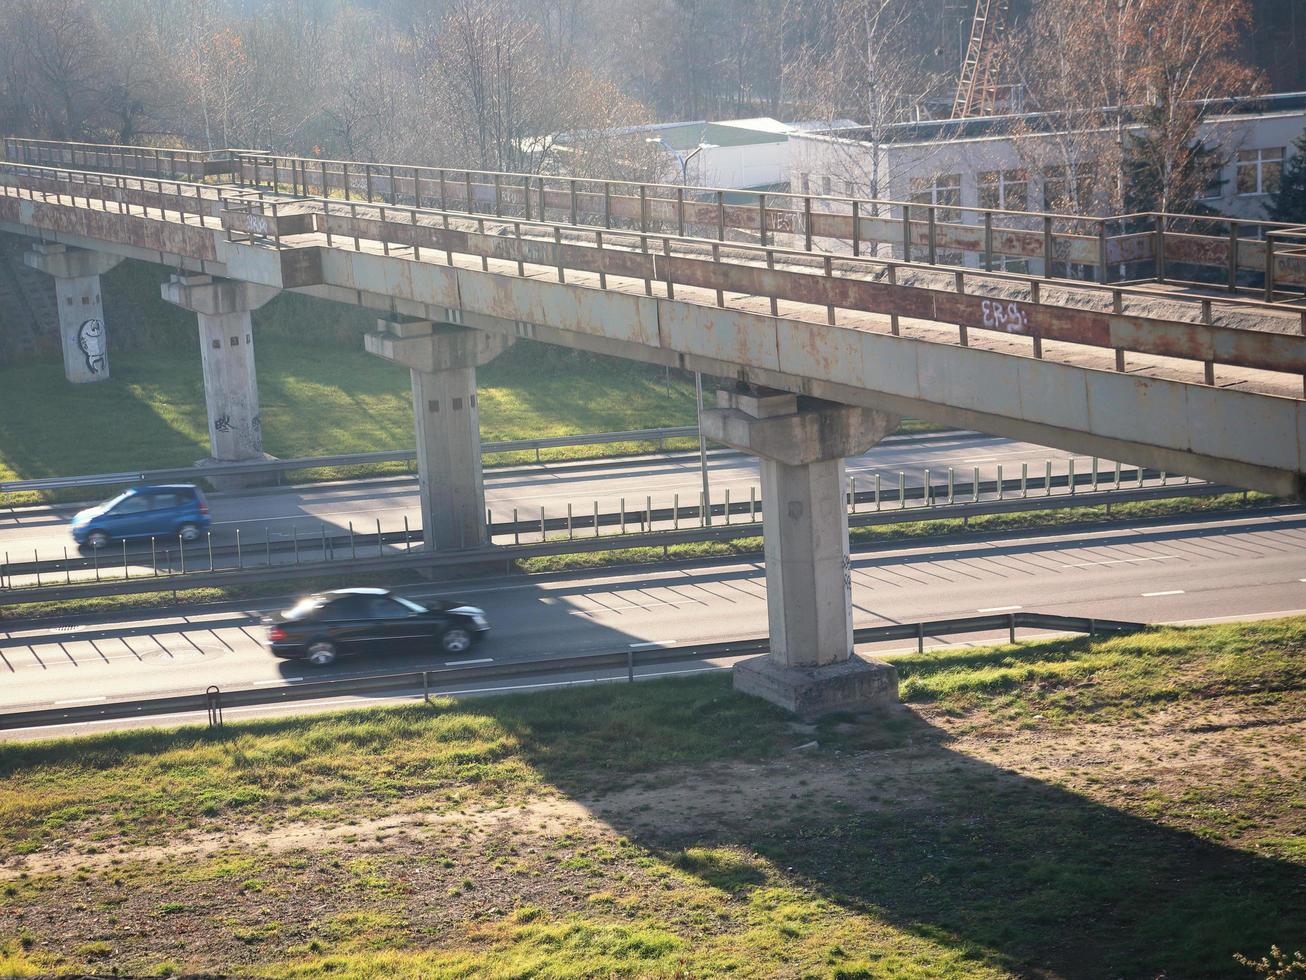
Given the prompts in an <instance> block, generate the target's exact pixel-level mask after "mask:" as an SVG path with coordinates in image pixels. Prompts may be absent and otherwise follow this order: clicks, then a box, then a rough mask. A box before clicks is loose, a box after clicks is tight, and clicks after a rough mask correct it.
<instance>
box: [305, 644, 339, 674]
mask: <svg viewBox="0 0 1306 980" xmlns="http://www.w3.org/2000/svg"><path fill="white" fill-rule="evenodd" d="M335 659H336V648H335V647H334V646H332V645H331V644H330V643H328V642H327V641H326V640H318V641H317V642H315V643H313V644H310V646H309V648H308V662H309V663H311V664H312V665H313V666H314V667H325V666H326V665H327V664H330V663H333V662H334V661H335Z"/></svg>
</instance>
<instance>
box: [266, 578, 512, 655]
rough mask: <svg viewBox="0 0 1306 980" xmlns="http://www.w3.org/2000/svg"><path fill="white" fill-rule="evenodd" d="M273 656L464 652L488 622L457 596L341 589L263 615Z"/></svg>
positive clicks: (486, 627)
mask: <svg viewBox="0 0 1306 980" xmlns="http://www.w3.org/2000/svg"><path fill="white" fill-rule="evenodd" d="M264 623H265V624H266V625H267V645H268V649H269V650H270V651H272V655H273V656H274V657H283V658H285V659H287V660H307V661H308V662H309V663H311V664H313V665H314V666H316V667H325V666H326V665H327V664H329V663H331V662H332V661H333V660H335V659H336V657H343V656H349V655H350V654H356V653H430V652H432V651H435V650H440V651H443V652H444V653H453V654H458V653H464V652H466V651H467V650H469V649H470V648H471V646H472V644H473V643H476V642H477V641H479V640H480V639H481V638H482V637H483V636H485V634H486V632H487V631H488V630H489V628H490V624H489V623H487V622H486V621H485V611H484V610H482V609H477V608H476V607H475V606H467V605H463V604H462V603H459V602H450V601H447V600H439V599H437V600H434V601H432V602H430V603H428V604H427V605H424V606H423V605H418V604H417V603H416V602H413V601H412V600H411V599H405V598H404V597H403V596H401V595H395V594H394V593H393V592H389V591H387V590H386V589H338V590H336V591H335V592H323V593H321V594H319V595H312V596H309V597H307V598H305V599H301V600H300V601H299V602H298V603H297V604H296V605H295V607H294V608H293V609H287V610H286V611H285V612H283V613H280V614H279V615H276V616H269V617H267V618H266V619H265V620H264Z"/></svg>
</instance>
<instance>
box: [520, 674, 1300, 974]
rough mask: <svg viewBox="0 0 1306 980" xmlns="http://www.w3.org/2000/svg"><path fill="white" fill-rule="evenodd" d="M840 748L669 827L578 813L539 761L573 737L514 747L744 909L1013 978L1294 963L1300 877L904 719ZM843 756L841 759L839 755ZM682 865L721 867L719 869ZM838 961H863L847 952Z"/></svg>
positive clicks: (722, 789) (712, 795) (716, 777)
mask: <svg viewBox="0 0 1306 980" xmlns="http://www.w3.org/2000/svg"><path fill="white" fill-rule="evenodd" d="M662 683H668V682H662ZM670 683H675V682H670ZM618 696H620V695H618ZM631 696H635V695H631ZM731 696H732V697H738V696H739V695H731ZM514 720H516V721H520V716H512V718H507V717H506V718H505V719H504V721H505V724H512V723H513V721H514ZM835 721H836V722H837V721H838V719H836V720H835ZM844 722H845V724H846V722H847V719H844ZM564 727H565V726H564ZM836 731H837V729H835V728H833V727H832V726H831V725H823V727H822V729H821V731H820V732H819V733H817V734H802V735H798V736H796V737H795V739H794V740H792V741H803V740H807V739H811V738H819V739H820V740H821V742H822V744H823V746H824V745H825V744H826V742H827V740H830V741H832V743H833V745H832V746H830V747H827V748H825V749H823V751H822V752H821V753H820V754H818V755H816V756H810V755H806V754H803V755H799V756H793V757H791V758H789V759H788V765H786V764H785V760H783V759H782V760H781V761H780V762H779V763H777V764H776V766H775V767H766V768H769V769H774V768H779V769H781V770H787V771H788V772H789V777H787V782H786V780H785V779H781V780H780V781H779V782H778V783H777V785H776V786H774V787H771V790H772V792H771V793H770V795H769V796H767V797H766V798H764V799H756V798H754V799H753V800H752V803H751V805H747V804H746V805H743V806H740V805H739V803H738V801H739V800H741V799H742V800H745V801H747V800H749V799H750V793H751V794H753V795H754V796H755V787H754V788H753V789H751V790H750V786H749V784H750V781H752V780H755V779H758V778H760V777H759V774H760V773H763V772H764V771H765V770H764V769H762V768H760V767H758V766H756V765H750V766H748V767H746V768H745V767H728V766H720V767H713V768H711V769H710V770H709V772H710V777H705V780H704V782H705V784H710V788H709V786H707V785H705V788H704V791H703V792H701V793H698V794H694V793H686V792H676V793H675V794H674V798H675V807H676V809H675V812H674V813H671V812H670V811H668V812H666V813H654V814H650V813H649V812H647V811H648V810H649V807H648V806H647V805H644V806H642V807H634V806H631V805H630V803H629V799H627V798H625V797H624V796H623V792H624V791H623V790H622V789H621V788H618V789H616V790H614V791H613V792H611V793H609V794H606V795H605V796H601V797H599V798H597V799H594V798H584V796H585V789H584V786H585V782H586V780H584V779H577V778H576V777H575V776H574V775H573V772H574V770H568V769H567V768H565V767H559V766H556V765H554V763H553V758H554V756H553V754H552V753H551V752H550V751H549V750H548V749H549V745H550V743H551V742H556V741H558V740H561V739H567V738H568V737H569V736H570V735H571V733H569V732H567V731H563V730H556V729H553V730H550V731H548V732H547V733H544V732H538V733H535V732H523V733H522V735H523V738H522V739H521V741H522V744H523V745H526V746H537V747H538V749H539V750H538V751H537V752H536V753H535V755H534V757H533V758H532V760H531V761H532V762H533V764H535V765H536V766H537V767H538V768H539V769H540V770H541V772H542V773H543V774H544V775H545V777H546V778H548V779H550V780H551V781H552V782H554V784H555V785H557V786H558V787H559V788H560V789H562V790H563V791H564V792H567V793H570V794H576V795H578V796H580V797H582V799H583V802H584V803H585V805H586V806H587V807H588V808H589V809H590V810H591V812H593V813H594V815H595V816H596V817H598V818H599V819H601V820H604V821H605V822H606V823H608V824H609V825H611V826H612V827H613V828H614V829H615V830H616V831H617V832H618V833H620V834H622V835H624V836H626V837H627V838H629V839H630V840H632V841H634V842H636V843H637V844H639V845H640V846H642V847H645V848H648V849H649V850H651V851H653V852H654V853H656V854H657V855H658V856H660V857H661V858H663V859H664V860H666V861H668V862H670V863H671V864H673V865H675V866H677V867H679V868H680V869H681V870H684V871H687V872H689V873H691V874H693V875H696V876H697V877H698V878H700V879H701V880H702V881H703V882H704V883H706V884H708V885H711V886H713V887H715V888H718V889H720V890H721V891H722V892H723V893H725V894H724V896H723V901H728V900H745V901H746V900H747V899H748V898H749V896H750V894H751V893H752V892H753V891H755V890H757V889H764V888H770V887H774V886H776V885H777V884H779V882H777V881H776V876H777V875H778V876H782V877H784V878H787V879H788V880H789V881H790V882H792V883H794V884H797V885H800V886H804V887H807V888H810V889H811V890H813V891H814V892H816V893H817V894H819V895H820V896H821V897H823V898H825V899H826V900H828V901H830V902H832V903H834V904H836V905H838V906H839V907H840V908H841V909H843V910H845V911H847V912H850V913H860V914H864V915H866V916H868V917H870V918H871V919H873V920H881V921H883V922H886V923H888V924H890V925H892V926H894V927H897V928H899V929H902V930H904V931H906V932H908V933H910V934H914V935H916V936H919V937H921V938H923V939H927V940H929V941H931V942H934V943H938V944H941V945H942V946H944V947H947V948H951V949H953V950H955V951H957V952H959V953H960V954H961V956H962V957H963V960H971V961H973V962H975V963H976V965H977V966H978V965H980V964H987V965H989V966H991V967H997V968H1000V969H1003V970H1007V971H1010V972H1012V973H1014V974H1016V975H1018V976H1026V977H1047V976H1057V977H1068V978H1081V977H1082V978H1085V980H1089V978H1093V980H1097V978H1103V977H1138V978H1157V977H1167V978H1179V977H1193V978H1197V977H1211V978H1215V977H1220V978H1224V977H1237V976H1242V975H1246V976H1251V973H1250V971H1247V970H1245V969H1244V968H1243V967H1241V966H1239V965H1238V964H1237V963H1236V961H1235V960H1234V959H1233V956H1234V954H1235V953H1243V954H1245V955H1251V956H1253V957H1259V956H1261V955H1263V954H1264V953H1266V952H1268V950H1269V948H1270V946H1271V944H1275V943H1277V944H1278V945H1279V946H1280V947H1282V948H1284V949H1287V950H1292V949H1298V948H1302V947H1303V946H1304V945H1306V869H1304V868H1302V867H1301V866H1300V865H1297V864H1292V863H1289V862H1286V861H1281V860H1274V859H1270V858H1267V857H1262V856H1258V855H1256V854H1253V853H1249V852H1247V851H1243V850H1238V849H1235V848H1233V847H1229V846H1225V845H1222V844H1219V843H1215V842H1212V841H1209V840H1204V839H1202V838H1200V837H1198V836H1196V835H1194V834H1192V833H1188V832H1186V831H1183V830H1178V829H1172V828H1169V827H1166V826H1163V825H1161V824H1158V823H1155V822H1152V821H1149V820H1146V819H1142V818H1140V817H1138V816H1134V815H1132V814H1130V813H1127V812H1124V811H1122V810H1119V809H1115V808H1112V807H1110V806H1105V805H1103V804H1101V803H1098V802H1095V801H1093V800H1091V799H1089V798H1087V797H1085V796H1082V795H1080V794H1078V793H1076V792H1073V791H1070V790H1067V789H1064V788H1062V787H1059V786H1056V785H1053V784H1051V783H1048V782H1042V781H1040V780H1038V779H1033V778H1029V777H1027V776H1024V775H1021V774H1019V773H1016V772H1013V771H1011V770H1008V769H1004V768H1001V767H999V766H995V765H991V764H989V763H986V762H983V761H980V760H977V759H975V758H973V757H971V756H969V755H966V754H963V753H960V752H958V751H955V750H954V749H953V748H951V747H950V745H949V736H948V735H947V734H945V733H944V732H943V731H942V730H940V729H938V728H936V727H934V726H932V725H930V724H929V723H927V722H926V721H924V720H922V719H921V718H920V717H919V716H918V715H917V714H915V713H914V712H911V711H909V710H906V709H903V710H902V711H901V713H898V714H894V715H891V716H890V717H889V718H888V719H887V720H885V721H883V722H881V723H877V724H873V725H871V726H870V727H869V728H864V729H863V730H862V732H861V734H860V735H859V736H856V737H855V738H854V740H853V741H857V740H858V739H860V747H858V746H856V745H853V744H851V743H850V742H849V740H848V739H847V738H844V739H843V740H842V743H841V739H840V736H839V735H837V734H835V732H836ZM840 744H842V752H843V755H842V756H841V757H840V756H834V755H833V754H832V753H831V751H830V749H831V748H833V746H839V745H840ZM868 746H869V747H868ZM849 750H851V751H852V754H849ZM838 758H842V759H844V760H846V762H845V765H846V766H847V767H848V769H847V773H846V775H847V776H848V778H849V780H850V781H851V782H853V783H855V784H857V785H858V791H857V792H856V793H848V792H844V791H842V790H838V791H837V790H834V789H831V788H829V787H828V786H827V787H824V788H822V784H821V779H820V771H821V770H822V769H824V768H827V767H828V766H829V765H830V764H831V763H832V762H833V761H834V760H835V759H838ZM723 761H724V760H723ZM809 776H810V779H809V778H808V777H809ZM669 789H673V790H676V789H680V787H678V786H672V787H669ZM845 789H846V787H845ZM836 796H837V797H838V798H836ZM731 800H734V801H736V803H735V804H734V805H733V806H732V805H730V804H729V803H728V802H724V801H731ZM654 809H656V807H655V808H654ZM691 848H708V849H711V848H731V849H734V854H733V855H730V854H727V855H726V857H725V859H724V860H718V859H717V858H716V857H715V856H714V855H713V854H712V853H710V852H709V853H707V854H704V853H702V852H700V851H690V850H689V849H691ZM741 851H742V852H743V853H744V858H743V860H742V861H741V860H740V859H739V852H741ZM750 855H751V856H753V857H751V858H750V857H749V856H750ZM843 952H844V953H845V954H846V955H847V956H848V958H849V960H850V961H854V960H857V959H858V958H859V951H858V950H856V949H852V948H849V949H846V950H844V951H843ZM856 975H859V976H860V975H862V974H860V973H859V974H856ZM866 975H867V976H871V975H876V976H878V975H880V974H878V973H875V972H874V971H872V972H868V973H866ZM885 975H889V974H885Z"/></svg>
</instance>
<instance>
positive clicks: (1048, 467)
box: [1043, 459, 1052, 497]
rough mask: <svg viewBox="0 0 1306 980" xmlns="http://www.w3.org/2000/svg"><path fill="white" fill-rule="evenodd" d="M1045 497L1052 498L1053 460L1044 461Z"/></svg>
mask: <svg viewBox="0 0 1306 980" xmlns="http://www.w3.org/2000/svg"><path fill="white" fill-rule="evenodd" d="M1043 466H1044V469H1043V496H1045V497H1050V496H1052V460H1050V459H1045V460H1044V461H1043Z"/></svg>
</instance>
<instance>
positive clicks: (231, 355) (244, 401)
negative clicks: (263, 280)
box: [162, 275, 278, 485]
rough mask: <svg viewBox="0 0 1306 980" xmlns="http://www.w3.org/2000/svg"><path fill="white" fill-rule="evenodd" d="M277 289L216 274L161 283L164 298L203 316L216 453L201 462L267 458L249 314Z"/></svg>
mask: <svg viewBox="0 0 1306 980" xmlns="http://www.w3.org/2000/svg"><path fill="white" fill-rule="evenodd" d="M277 292H278V290H276V289H274V288H273V287H271V286H256V285H253V284H252V283H244V282H234V281H232V280H229V279H214V278H213V277H212V276H192V275H174V276H173V277H172V279H171V280H170V281H168V282H165V283H164V284H163V286H162V293H163V298H164V299H165V300H167V301H168V302H169V303H172V304H174V305H176V306H180V307H181V308H182V309H185V310H191V311H193V312H194V313H195V314H196V315H197V317H198V319H199V333H200V358H201V360H202V362H203V365H204V403H205V406H206V407H207V409H208V416H209V446H210V449H211V453H212V454H211V457H210V459H208V460H200V462H199V465H204V464H205V463H210V462H216V463H228V462H243V461H248V460H256V459H263V458H265V455H264V452H263V423H262V420H261V419H260V417H259V404H258V376H257V374H256V373H255V370H254V327H253V322H252V320H251V318H250V313H251V312H252V311H253V310H256V309H258V308H259V307H260V306H262V305H263V304H264V303H266V302H268V300H270V299H272V297H274V296H275V295H276V294H277ZM241 485H248V482H247V481H245V482H242V484H241Z"/></svg>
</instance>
